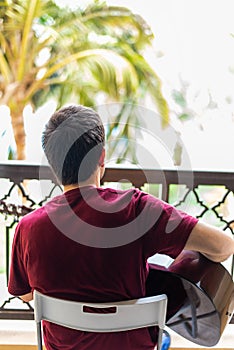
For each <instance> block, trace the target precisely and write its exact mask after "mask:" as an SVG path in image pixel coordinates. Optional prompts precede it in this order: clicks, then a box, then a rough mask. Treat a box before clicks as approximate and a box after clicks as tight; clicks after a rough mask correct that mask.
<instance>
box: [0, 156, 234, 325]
mask: <svg viewBox="0 0 234 350" xmlns="http://www.w3.org/2000/svg"><path fill="white" fill-rule="evenodd" d="M102 185H104V186H106V185H109V186H112V187H113V186H115V187H116V188H123V189H125V188H129V187H132V186H134V187H138V188H141V189H142V190H144V191H146V192H149V193H151V194H152V195H155V196H157V197H159V198H161V199H163V200H164V201H167V202H169V203H172V204H173V205H175V206H176V207H178V208H179V209H182V210H185V211H186V212H188V213H191V214H192V215H194V216H196V217H198V218H200V219H201V220H204V221H205V222H209V223H211V224H213V225H216V226H218V227H220V228H222V229H223V230H225V231H229V232H231V233H232V234H233V228H234V195H233V192H234V173H232V172H225V171H189V170H166V169H164V170H163V169H161V170H155V169H144V170H142V169H137V168H123V167H116V168H107V169H106V172H105V176H104V178H103V180H102ZM61 191H62V189H61V187H60V186H59V185H58V183H57V182H56V179H55V177H54V175H53V174H52V172H51V170H50V168H49V167H48V166H45V165H44V166H41V165H39V164H28V163H24V162H22V161H20V162H13V161H9V162H6V163H1V164H0V200H1V202H0V230H1V231H0V234H1V237H0V270H1V271H2V273H5V280H6V284H7V281H8V271H9V260H10V258H9V257H10V247H11V240H12V237H13V234H14V228H15V225H16V224H17V222H18V221H19V220H20V217H22V216H23V215H24V214H25V213H26V212H27V210H28V208H31V209H32V210H33V209H35V208H38V207H39V206H41V205H43V204H44V203H46V201H48V200H49V199H50V198H51V197H53V196H54V195H57V194H58V193H61ZM226 268H227V269H228V270H229V272H230V273H231V274H232V276H233V274H234V261H233V258H232V259H230V260H229V261H228V262H227V266H226ZM5 288H7V287H6V286H5ZM9 303H11V299H9V300H6V301H5V302H4V303H3V305H2V307H1V308H0V318H25V319H26V318H32V317H33V316H32V313H33V310H32V309H31V308H30V305H26V309H25V310H23V311H22V310H21V308H20V309H19V308H7V305H8V304H9ZM6 310H7V311H6Z"/></svg>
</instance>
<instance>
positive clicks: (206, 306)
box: [146, 251, 234, 346]
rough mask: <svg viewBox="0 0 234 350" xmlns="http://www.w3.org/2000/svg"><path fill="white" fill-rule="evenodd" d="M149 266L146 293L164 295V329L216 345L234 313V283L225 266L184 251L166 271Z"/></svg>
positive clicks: (156, 266) (159, 267)
mask: <svg viewBox="0 0 234 350" xmlns="http://www.w3.org/2000/svg"><path fill="white" fill-rule="evenodd" d="M149 267H150V270H149V276H148V279H147V283H146V294H147V295H148V296H150V295H155V294H160V293H165V294H167V296H168V313H167V323H166V324H167V326H168V327H169V328H171V329H172V330H173V331H175V332H176V333H178V334H180V335H181V336H182V337H184V338H186V339H188V340H190V341H192V342H194V343H196V344H199V345H202V346H214V345H215V344H217V343H218V341H219V340H220V337H221V335H222V333H223V331H224V329H225V327H226V325H227V324H228V323H229V322H230V320H231V317H232V314H233V310H234V283H233V281H232V277H231V275H230V274H229V273H228V271H227V270H226V269H225V268H224V266H223V265H222V264H221V263H215V262H212V261H210V260H208V259H206V258H205V257H204V256H203V255H201V254H199V253H196V252H192V251H183V252H182V253H181V254H180V255H179V256H178V257H177V258H176V259H175V260H174V261H173V263H172V264H171V265H170V266H169V267H168V268H165V267H162V266H159V265H155V264H149Z"/></svg>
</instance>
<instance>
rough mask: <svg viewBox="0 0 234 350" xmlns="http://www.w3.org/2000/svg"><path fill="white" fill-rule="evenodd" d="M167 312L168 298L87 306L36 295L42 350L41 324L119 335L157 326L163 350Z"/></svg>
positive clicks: (36, 312)
mask: <svg viewBox="0 0 234 350" xmlns="http://www.w3.org/2000/svg"><path fill="white" fill-rule="evenodd" d="M101 309H106V310H105V313H101V311H102V310H101ZM166 311H167V296H166V295H165V294H162V295H156V296H152V297H145V298H140V299H134V300H127V301H119V302H109V303H84V302H76V301H69V300H63V299H59V298H54V297H50V296H47V295H44V294H42V293H39V292H38V291H34V314H35V321H36V323H37V336H38V349H42V336H41V320H47V321H50V322H53V323H55V324H58V325H61V326H64V327H68V328H73V329H77V330H82V331H87V332H117V331H127V330H131V329H136V328H143V327H147V326H154V325H157V326H159V339H158V348H159V349H160V346H161V340H162V330H163V328H164V327H165V319H166Z"/></svg>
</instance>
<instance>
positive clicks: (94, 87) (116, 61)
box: [0, 0, 169, 159]
mask: <svg viewBox="0 0 234 350" xmlns="http://www.w3.org/2000/svg"><path fill="white" fill-rule="evenodd" d="M152 38H153V35H152V32H151V30H150V28H149V26H148V25H147V23H146V22H145V21H144V20H143V19H142V18H141V17H140V16H138V15H135V14H133V13H132V12H131V11H130V10H128V9H126V8H123V7H116V6H107V5H106V4H105V3H104V2H100V1H99V0H97V1H93V2H92V3H91V4H90V5H88V6H87V7H86V8H77V9H76V10H71V9H69V8H61V7H59V6H58V5H57V4H56V3H55V2H54V1H52V0H0V44H1V47H0V104H6V105H8V106H9V107H10V110H11V118H12V126H13V130H14V137H15V141H16V146H17V158H18V159H24V157H25V155H24V148H25V131H24V123H23V110H24V107H25V105H27V104H31V105H32V106H33V107H34V108H37V107H38V106H39V105H40V104H42V103H45V102H46V100H47V99H48V98H50V97H52V96H53V97H54V98H56V100H57V101H58V106H60V105H62V104H64V103H65V102H67V101H71V100H72V99H74V98H75V100H76V102H77V103H81V104H85V105H88V106H93V105H95V101H96V98H97V96H98V94H99V93H100V92H102V93H103V94H104V96H106V97H109V98H111V99H112V101H120V102H122V103H123V106H126V104H129V103H130V104H132V103H137V102H139V100H140V99H142V98H143V97H144V96H145V95H146V93H149V94H151V96H152V98H153V100H154V101H155V103H156V104H157V106H158V111H159V113H160V115H161V117H162V122H163V124H164V125H166V124H167V123H168V119H169V112H168V106H167V103H166V101H165V99H164V97H163V95H162V92H161V82H160V79H159V78H158V76H157V74H156V72H154V71H153V69H152V68H151V67H150V65H149V64H148V63H147V61H146V60H145V59H144V57H143V55H142V52H143V50H144V48H145V47H146V45H150V44H151V41H152ZM130 117H131V113H130V114H129V118H130ZM119 118H120V117H119ZM115 126H116V124H115V125H114V126H113V128H114V127H115ZM111 132H112V127H111V128H110V130H109V131H108V133H109V135H110V134H111ZM121 132H122V134H123V136H124V135H125V136H126V135H127V132H128V130H126V128H125V129H124V130H122V131H121Z"/></svg>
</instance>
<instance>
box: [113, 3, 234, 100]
mask: <svg viewBox="0 0 234 350" xmlns="http://www.w3.org/2000/svg"><path fill="white" fill-rule="evenodd" d="M107 2H108V3H110V4H118V5H122V6H127V7H129V8H131V9H132V10H133V11H134V12H137V13H139V14H141V15H142V17H143V18H145V19H146V20H147V22H148V23H149V24H150V25H151V28H152V30H153V32H154V34H155V44H154V46H155V49H156V51H158V52H162V53H163V54H164V55H163V56H162V57H161V58H158V59H155V61H154V60H153V59H152V62H153V64H154V66H155V68H156V69H157V71H159V73H160V75H161V77H162V78H163V80H165V81H168V82H169V83H172V82H174V83H175V80H176V79H178V74H179V73H181V74H182V77H183V78H184V79H185V80H188V81H189V82H191V83H192V84H193V85H194V87H195V86H196V87H198V88H201V86H202V87H203V88H205V87H207V88H210V89H211V90H213V91H214V93H215V95H219V94H221V95H222V96H223V95H229V94H232V95H233V91H234V89H233V88H234V75H233V74H231V73H230V71H229V69H230V67H231V66H232V68H233V67H234V38H233V37H231V33H234V20H233V13H234V1H233V0H223V1H220V0H205V1H204V0H189V1H188V0H144V1H142V0H134V1H131V0H108V1H107ZM233 97H234V96H233Z"/></svg>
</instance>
